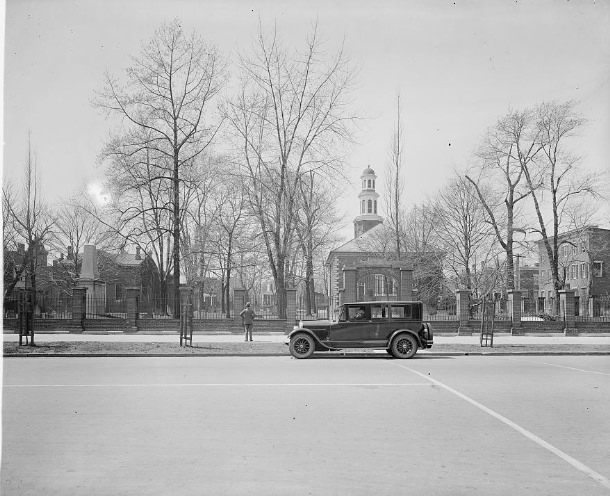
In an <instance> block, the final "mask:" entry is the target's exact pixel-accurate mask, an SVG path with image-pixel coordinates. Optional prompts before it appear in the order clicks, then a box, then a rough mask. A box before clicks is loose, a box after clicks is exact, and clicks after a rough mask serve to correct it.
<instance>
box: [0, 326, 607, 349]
mask: <svg viewBox="0 0 610 496" xmlns="http://www.w3.org/2000/svg"><path fill="white" fill-rule="evenodd" d="M285 338H286V336H285V335H284V334H281V333H256V331H255V332H254V341H255V342H259V343H283V342H284V340H285ZM34 339H35V342H36V343H56V342H60V341H65V342H71V343H73V342H91V341H96V342H115V343H178V342H179V341H180V335H179V334H177V333H160V334H139V333H134V334H124V333H113V334H91V333H82V334H70V333H67V332H66V333H44V332H41V333H38V334H35V337H34ZM3 340H4V342H7V343H10V342H18V341H19V335H18V334H13V333H12V332H11V333H8V332H5V333H4V334H3ZM243 341H244V338H243V336H242V335H241V334H227V333H218V334H215V333H201V334H198V333H196V334H193V344H196V343H242V342H243ZM434 344H444V345H451V344H468V345H479V335H478V334H473V335H472V336H456V335H450V336H447V335H435V336H434ZM494 344H495V345H541V344H543V345H560V344H563V345H566V344H567V345H570V344H573V345H576V344H578V345H583V344H584V345H606V346H608V347H609V350H610V335H608V334H602V335H582V334H581V335H579V336H563V335H527V336H511V335H507V334H505V333H503V334H496V335H494ZM433 349H434V348H433Z"/></svg>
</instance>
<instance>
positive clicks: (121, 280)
mask: <svg viewBox="0 0 610 496" xmlns="http://www.w3.org/2000/svg"><path fill="white" fill-rule="evenodd" d="M97 254H98V269H99V275H100V279H101V280H102V281H103V282H104V283H105V285H106V305H107V309H108V311H109V312H113V311H120V309H122V308H123V305H124V302H125V289H126V288H129V287H132V288H134V287H135V288H139V289H140V312H141V313H150V312H151V311H153V310H154V311H163V309H162V308H161V306H163V307H165V306H166V305H169V308H171V301H170V300H171V295H172V290H173V281H172V280H170V281H168V284H167V293H166V294H167V295H168V301H166V302H162V301H161V297H162V291H161V279H160V277H159V270H158V269H157V265H156V264H155V262H154V261H153V259H152V258H151V257H150V256H149V255H147V254H142V252H141V250H140V248H139V247H136V252H135V253H128V252H126V251H121V252H120V253H117V254H113V253H108V252H106V251H103V250H98V253H97Z"/></svg>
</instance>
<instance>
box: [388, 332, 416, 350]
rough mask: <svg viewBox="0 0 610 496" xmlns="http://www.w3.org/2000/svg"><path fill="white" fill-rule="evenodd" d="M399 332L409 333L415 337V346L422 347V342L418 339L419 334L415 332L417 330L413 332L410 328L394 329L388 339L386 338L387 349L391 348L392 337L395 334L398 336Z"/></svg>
mask: <svg viewBox="0 0 610 496" xmlns="http://www.w3.org/2000/svg"><path fill="white" fill-rule="evenodd" d="M399 334H410V335H411V336H413V337H414V338H415V341H416V342H417V347H418V348H423V345H422V342H421V340H420V339H419V335H418V334H417V332H415V331H413V330H411V329H396V330H395V331H394V332H393V333H392V335H391V336H390V339H388V350H389V349H390V348H391V346H392V341H394V338H395V337H396V336H398V335H399Z"/></svg>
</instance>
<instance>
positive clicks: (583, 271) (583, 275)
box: [580, 263, 589, 279]
mask: <svg viewBox="0 0 610 496" xmlns="http://www.w3.org/2000/svg"><path fill="white" fill-rule="evenodd" d="M580 278H581V279H588V278H589V271H588V270H587V264H586V263H581V264H580Z"/></svg>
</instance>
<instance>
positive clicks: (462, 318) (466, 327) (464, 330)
mask: <svg viewBox="0 0 610 496" xmlns="http://www.w3.org/2000/svg"><path fill="white" fill-rule="evenodd" d="M455 298H456V302H455V303H456V306H455V311H456V313H457V315H458V322H459V326H458V335H459V336H472V327H470V306H469V298H470V291H469V290H468V289H458V290H457V291H456V292H455Z"/></svg>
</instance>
